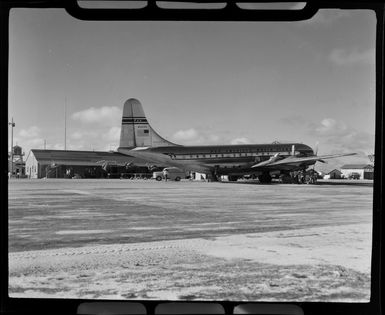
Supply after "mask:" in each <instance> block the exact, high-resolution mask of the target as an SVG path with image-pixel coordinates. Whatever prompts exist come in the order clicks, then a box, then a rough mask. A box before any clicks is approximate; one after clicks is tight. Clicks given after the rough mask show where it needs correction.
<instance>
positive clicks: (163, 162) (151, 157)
mask: <svg viewBox="0 0 385 315" xmlns="http://www.w3.org/2000/svg"><path fill="white" fill-rule="evenodd" d="M120 152H121V153H124V154H129V155H131V156H134V157H137V158H140V159H142V160H145V161H147V162H149V163H153V164H156V165H159V166H165V167H171V166H173V167H177V168H180V169H183V170H185V171H195V172H202V173H207V172H210V171H212V168H211V167H209V166H208V165H205V164H203V163H199V162H197V161H186V160H177V159H174V158H172V156H170V155H167V154H163V153H159V152H153V151H151V150H149V148H147V147H137V148H135V149H131V150H120Z"/></svg>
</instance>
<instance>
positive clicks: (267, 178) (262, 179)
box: [258, 173, 271, 184]
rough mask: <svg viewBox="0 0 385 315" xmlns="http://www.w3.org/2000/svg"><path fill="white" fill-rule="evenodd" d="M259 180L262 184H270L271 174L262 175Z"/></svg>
mask: <svg viewBox="0 0 385 315" xmlns="http://www.w3.org/2000/svg"><path fill="white" fill-rule="evenodd" d="M258 180H259V182H260V183H261V184H270V183H271V176H270V174H268V173H267V174H262V175H259V176H258Z"/></svg>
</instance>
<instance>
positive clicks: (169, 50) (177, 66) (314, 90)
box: [8, 8, 376, 170]
mask: <svg viewBox="0 0 385 315" xmlns="http://www.w3.org/2000/svg"><path fill="white" fill-rule="evenodd" d="M375 26H376V17H375V14H374V13H373V12H371V11H368V10H350V11H349V10H344V11H341V10H321V11H319V12H318V13H317V15H316V16H315V17H313V18H312V19H311V20H308V21H302V22H178V21H174V22H136V21H135V22H134V21H129V22H128V21H124V22H123V21H120V22H112V21H80V20H77V19H75V18H73V17H71V16H70V15H69V14H68V13H67V12H66V11H65V10H62V9H25V8H15V9H12V10H11V14H10V44H9V49H10V57H9V106H8V108H9V121H11V119H12V117H13V119H14V121H15V124H16V125H15V127H14V144H18V145H19V146H21V147H22V148H23V151H24V152H25V154H26V155H28V152H29V150H30V149H43V148H44V145H46V148H47V149H64V139H65V136H64V134H65V129H66V148H67V150H95V151H96V150H101V151H105V150H115V149H116V148H117V147H118V145H119V136H120V124H121V116H122V110H123V104H124V102H125V101H126V100H127V99H129V98H136V99H138V100H139V101H140V102H141V103H142V105H143V108H144V111H145V113H146V116H147V119H148V120H149V122H150V124H151V126H152V127H153V128H154V129H155V130H156V131H157V132H158V133H159V134H160V135H162V136H163V137H164V138H166V139H168V140H170V141H172V142H176V143H178V144H183V145H210V144H241V143H271V142H273V141H280V142H288V141H295V142H301V143H305V144H307V145H309V146H311V147H313V148H317V152H318V155H321V154H333V153H350V152H356V153H358V155H357V156H355V157H348V158H344V159H336V160H333V161H332V162H328V164H325V165H320V169H324V170H331V169H333V168H336V167H338V166H341V165H342V164H345V163H369V159H368V157H367V155H368V154H371V153H373V152H374V130H375V125H374V120H375ZM65 117H66V119H65ZM65 121H66V123H65ZM65 126H66V128H65ZM9 134H10V129H9ZM10 138H11V137H10V136H9V139H10ZM9 143H10V140H9ZM9 146H10V144H9Z"/></svg>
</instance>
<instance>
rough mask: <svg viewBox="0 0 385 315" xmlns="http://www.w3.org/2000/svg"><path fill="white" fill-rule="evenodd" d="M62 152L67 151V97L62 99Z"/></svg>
mask: <svg viewBox="0 0 385 315" xmlns="http://www.w3.org/2000/svg"><path fill="white" fill-rule="evenodd" d="M64 151H67V96H66V97H65V99H64Z"/></svg>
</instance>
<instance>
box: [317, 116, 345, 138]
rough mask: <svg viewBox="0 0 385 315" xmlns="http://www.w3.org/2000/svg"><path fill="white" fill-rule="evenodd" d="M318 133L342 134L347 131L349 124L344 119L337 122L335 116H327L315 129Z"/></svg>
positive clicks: (323, 134) (325, 134)
mask: <svg viewBox="0 0 385 315" xmlns="http://www.w3.org/2000/svg"><path fill="white" fill-rule="evenodd" d="M315 131H316V133H317V134H318V135H321V136H329V135H332V136H340V135H344V134H345V133H346V131H347V126H346V124H345V123H344V122H343V121H339V122H337V121H336V120H335V119H333V118H325V119H323V120H322V121H321V123H320V124H319V125H318V126H317V127H316V129H315Z"/></svg>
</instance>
